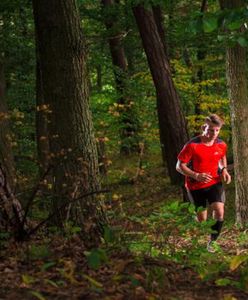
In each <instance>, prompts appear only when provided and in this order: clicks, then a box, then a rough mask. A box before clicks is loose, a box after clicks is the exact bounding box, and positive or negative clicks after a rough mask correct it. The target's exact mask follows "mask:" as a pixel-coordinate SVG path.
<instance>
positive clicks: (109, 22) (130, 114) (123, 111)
mask: <svg viewBox="0 0 248 300" xmlns="http://www.w3.org/2000/svg"><path fill="white" fill-rule="evenodd" d="M102 4H103V6H104V10H103V12H104V13H105V18H104V20H105V26H106V29H107V30H108V31H109V35H110V36H109V38H108V42H109V48H110V53H111V58H112V63H113V69H114V76H115V82H116V90H117V93H118V95H119V98H118V104H120V111H119V113H120V140H121V145H120V152H121V153H123V154H130V153H131V152H133V151H137V150H138V149H139V147H138V142H139V140H138V139H139V138H138V132H137V131H138V127H139V125H138V119H137V117H136V116H135V114H136V113H135V111H134V109H133V107H132V105H130V102H131V99H130V95H129V91H128V85H127V81H128V80H129V75H128V64H127V58H126V54H125V49H124V46H123V41H122V39H123V37H122V33H121V32H118V31H116V29H115V28H116V23H117V20H118V15H116V14H115V15H114V14H113V13H110V12H111V9H113V8H114V6H115V5H116V4H115V2H114V0H102ZM136 137H137V138H136Z"/></svg>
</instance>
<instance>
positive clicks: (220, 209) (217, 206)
mask: <svg viewBox="0 0 248 300" xmlns="http://www.w3.org/2000/svg"><path fill="white" fill-rule="evenodd" d="M211 208H212V210H213V218H214V219H215V220H216V223H215V224H214V225H212V227H211V229H212V230H213V231H215V232H213V233H212V234H211V240H212V241H216V240H217V238H218V236H219V235H220V232H221V228H222V225H223V222H224V203H222V202H213V203H212V204H211Z"/></svg>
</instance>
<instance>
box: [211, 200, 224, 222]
mask: <svg viewBox="0 0 248 300" xmlns="http://www.w3.org/2000/svg"><path fill="white" fill-rule="evenodd" d="M211 207H212V210H213V217H214V218H215V219H216V220H223V219H224V203H221V202H214V203H213V204H212V205H211Z"/></svg>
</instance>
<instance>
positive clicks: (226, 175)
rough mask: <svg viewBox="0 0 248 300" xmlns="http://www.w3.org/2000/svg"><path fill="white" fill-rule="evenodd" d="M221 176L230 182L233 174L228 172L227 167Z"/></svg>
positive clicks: (227, 182) (226, 181)
mask: <svg viewBox="0 0 248 300" xmlns="http://www.w3.org/2000/svg"><path fill="white" fill-rule="evenodd" d="M221 178H222V180H223V181H224V182H225V183H226V184H229V183H230V182H231V180H232V178H231V175H230V174H229V173H228V171H227V169H226V168H224V169H223V170H222V173H221Z"/></svg>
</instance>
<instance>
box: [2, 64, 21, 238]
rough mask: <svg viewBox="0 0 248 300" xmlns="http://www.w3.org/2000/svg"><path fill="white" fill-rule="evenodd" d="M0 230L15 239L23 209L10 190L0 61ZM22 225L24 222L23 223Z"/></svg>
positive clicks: (12, 180)
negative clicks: (12, 235)
mask: <svg viewBox="0 0 248 300" xmlns="http://www.w3.org/2000/svg"><path fill="white" fill-rule="evenodd" d="M0 116H1V118H0V231H1V232H11V233H13V234H14V236H15V237H16V238H17V239H21V238H22V235H23V232H24V231H23V226H21V223H22V220H23V211H22V207H21V204H20V202H19V201H18V200H17V199H16V198H15V196H14V194H13V193H12V190H13V189H14V186H15V167H14V159H13V154H12V148H11V140H12V139H11V135H10V129H9V122H8V118H9V116H8V111H7V105H6V102H5V79H4V67H3V63H2V62H0ZM23 225H24V224H23Z"/></svg>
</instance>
